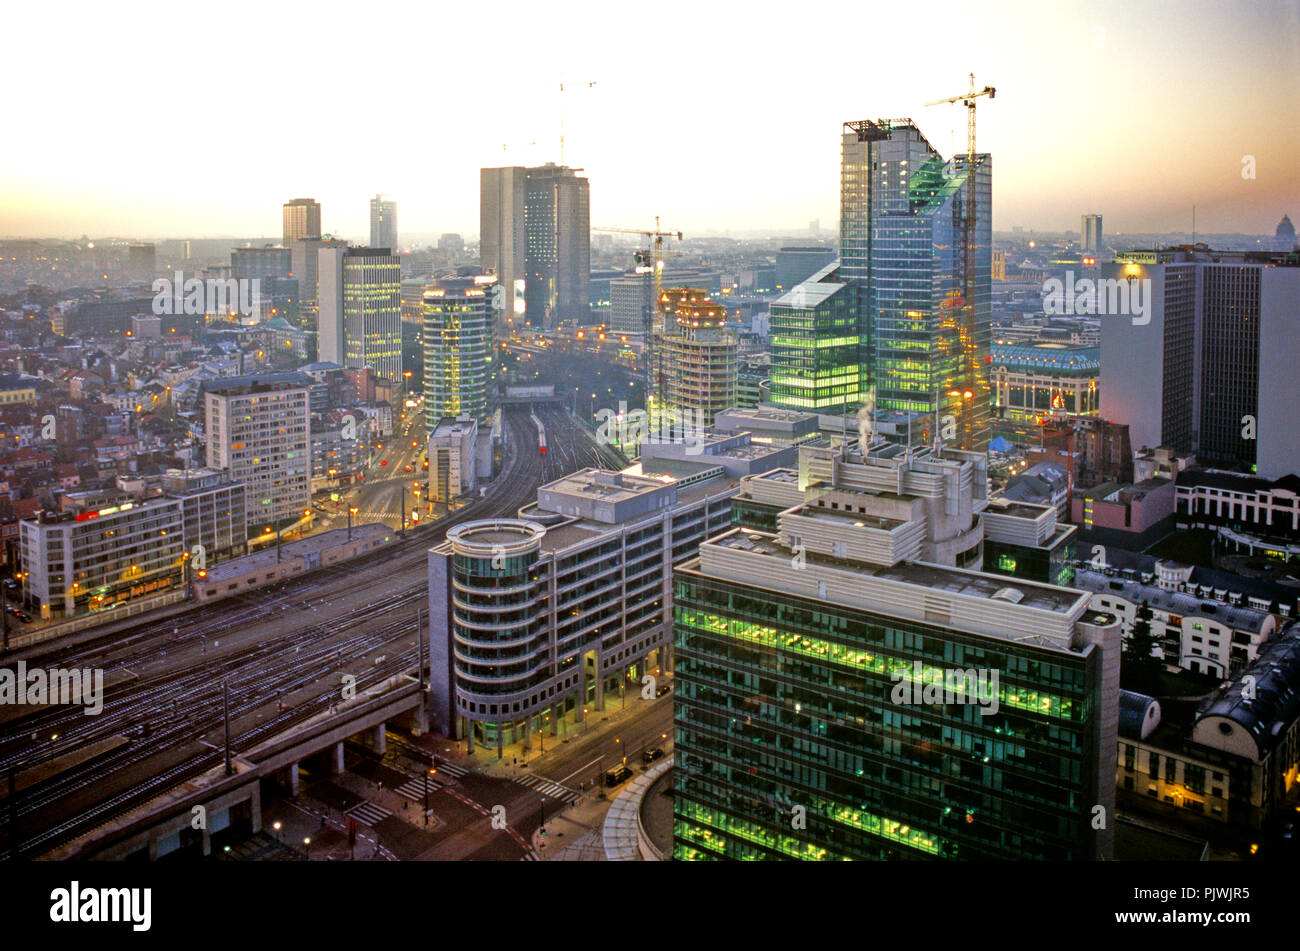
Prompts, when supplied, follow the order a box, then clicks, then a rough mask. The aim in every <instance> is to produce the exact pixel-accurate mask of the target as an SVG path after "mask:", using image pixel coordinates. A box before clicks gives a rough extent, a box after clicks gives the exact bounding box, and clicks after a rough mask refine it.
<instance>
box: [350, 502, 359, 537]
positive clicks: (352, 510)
mask: <svg viewBox="0 0 1300 951" xmlns="http://www.w3.org/2000/svg"><path fill="white" fill-rule="evenodd" d="M358 511H359V509H358V508H357V507H356V506H355V505H351V506H349V507H348V541H352V516H354V515H356V514H357V512H358Z"/></svg>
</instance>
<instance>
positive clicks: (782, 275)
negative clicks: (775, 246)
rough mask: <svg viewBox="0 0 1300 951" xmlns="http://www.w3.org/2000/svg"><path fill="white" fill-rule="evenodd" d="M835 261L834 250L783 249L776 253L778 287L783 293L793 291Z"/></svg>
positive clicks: (811, 248)
mask: <svg viewBox="0 0 1300 951" xmlns="http://www.w3.org/2000/svg"><path fill="white" fill-rule="evenodd" d="M834 260H835V249H834V248H827V247H821V246H817V247H789V248H782V249H781V250H780V251H777V252H776V286H777V287H778V288H780V289H781V290H783V291H789V290H793V289H794V287H795V286H796V285H798V284H801V283H803V282H804V281H806V280H808V278H810V277H812V276H813V275H814V274H816V273H817V272H818V271H820V270H821V269H822V268H824V267H825V266H826V265H828V264H830V263H831V262H832V261H834Z"/></svg>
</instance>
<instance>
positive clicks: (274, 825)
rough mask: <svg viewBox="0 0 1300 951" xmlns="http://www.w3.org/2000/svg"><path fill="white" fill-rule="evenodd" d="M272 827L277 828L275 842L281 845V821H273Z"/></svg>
mask: <svg viewBox="0 0 1300 951" xmlns="http://www.w3.org/2000/svg"><path fill="white" fill-rule="evenodd" d="M271 828H272V829H274V830H275V844H276V845H279V844H280V823H279V821H276V822H272V823H271Z"/></svg>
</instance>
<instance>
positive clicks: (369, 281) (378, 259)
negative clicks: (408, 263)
mask: <svg viewBox="0 0 1300 951" xmlns="http://www.w3.org/2000/svg"><path fill="white" fill-rule="evenodd" d="M339 292H340V293H341V294H342V300H343V306H342V314H343V348H342V349H343V361H342V362H343V365H344V366H347V367H366V366H368V367H373V368H374V371H375V374H376V375H377V376H380V377H383V378H385V379H388V380H401V379H402V294H401V292H402V262H401V260H400V259H399V258H398V256H397V255H396V254H393V253H392V252H391V251H390V250H389V249H388V248H349V249H348V250H347V251H345V252H344V253H343V260H342V284H341V287H340V288H339Z"/></svg>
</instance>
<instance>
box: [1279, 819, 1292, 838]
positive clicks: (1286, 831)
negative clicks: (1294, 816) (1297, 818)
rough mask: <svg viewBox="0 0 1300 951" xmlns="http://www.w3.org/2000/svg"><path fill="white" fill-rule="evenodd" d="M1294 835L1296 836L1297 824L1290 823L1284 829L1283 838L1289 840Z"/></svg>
mask: <svg viewBox="0 0 1300 951" xmlns="http://www.w3.org/2000/svg"><path fill="white" fill-rule="evenodd" d="M1293 835H1295V823H1294V822H1288V823H1287V824H1286V825H1284V826H1283V827H1282V838H1284V839H1289V838H1291V837H1292V836H1293Z"/></svg>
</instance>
